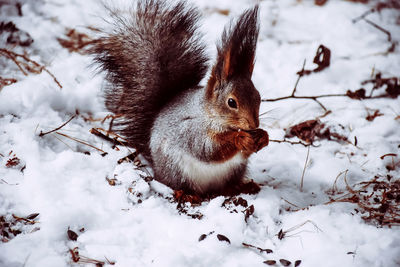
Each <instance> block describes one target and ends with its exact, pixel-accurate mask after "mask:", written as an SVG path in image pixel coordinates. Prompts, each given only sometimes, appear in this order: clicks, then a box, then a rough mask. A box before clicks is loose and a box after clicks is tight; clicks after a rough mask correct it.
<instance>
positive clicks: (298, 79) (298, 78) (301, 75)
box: [292, 59, 306, 96]
mask: <svg viewBox="0 0 400 267" xmlns="http://www.w3.org/2000/svg"><path fill="white" fill-rule="evenodd" d="M305 66H306V59H304V62H303V67H302V68H301V71H300V72H298V73H297V75H298V77H297V80H296V83H295V84H294V88H293V91H292V96H294V94H295V93H296V90H297V85H298V84H299V81H300V78H301V77H303V75H304V67H305Z"/></svg>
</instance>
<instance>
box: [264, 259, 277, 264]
mask: <svg viewBox="0 0 400 267" xmlns="http://www.w3.org/2000/svg"><path fill="white" fill-rule="evenodd" d="M264 263H265V264H267V265H275V264H276V261H274V260H266V261H264Z"/></svg>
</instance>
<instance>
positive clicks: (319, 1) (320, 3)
mask: <svg viewBox="0 0 400 267" xmlns="http://www.w3.org/2000/svg"><path fill="white" fill-rule="evenodd" d="M327 1H328V0H315V1H314V3H315V4H316V5H317V6H323V5H325V4H326V2H327Z"/></svg>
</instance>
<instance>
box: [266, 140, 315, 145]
mask: <svg viewBox="0 0 400 267" xmlns="http://www.w3.org/2000/svg"><path fill="white" fill-rule="evenodd" d="M269 141H270V142H274V143H288V144H291V145H302V146H305V147H309V146H313V147H318V146H316V145H314V144H306V143H303V142H301V141H297V142H293V141H289V140H286V139H283V140H275V139H269Z"/></svg>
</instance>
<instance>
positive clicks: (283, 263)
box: [279, 259, 292, 266]
mask: <svg viewBox="0 0 400 267" xmlns="http://www.w3.org/2000/svg"><path fill="white" fill-rule="evenodd" d="M279 262H280V263H281V264H282V265H283V266H289V265H290V264H292V263H291V262H290V261H288V260H285V259H280V260H279Z"/></svg>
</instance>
